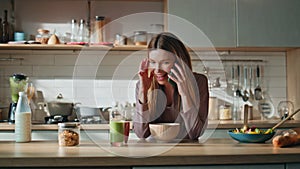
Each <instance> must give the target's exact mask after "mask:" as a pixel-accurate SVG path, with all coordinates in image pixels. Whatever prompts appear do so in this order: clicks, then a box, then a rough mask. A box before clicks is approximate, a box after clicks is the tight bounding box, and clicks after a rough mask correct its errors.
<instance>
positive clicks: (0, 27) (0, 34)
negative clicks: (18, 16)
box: [0, 18, 3, 43]
mask: <svg viewBox="0 0 300 169" xmlns="http://www.w3.org/2000/svg"><path fill="white" fill-rule="evenodd" d="M2 34H3V33H2V18H0V43H2Z"/></svg>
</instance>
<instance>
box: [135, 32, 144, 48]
mask: <svg viewBox="0 0 300 169" xmlns="http://www.w3.org/2000/svg"><path fill="white" fill-rule="evenodd" d="M133 42H134V44H135V45H147V32H146V31H135V32H134V38H133Z"/></svg>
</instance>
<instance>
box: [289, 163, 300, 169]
mask: <svg viewBox="0 0 300 169" xmlns="http://www.w3.org/2000/svg"><path fill="white" fill-rule="evenodd" d="M299 168H300V163H287V164H286V169H299Z"/></svg>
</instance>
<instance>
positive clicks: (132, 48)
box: [0, 44, 299, 52]
mask: <svg viewBox="0 0 300 169" xmlns="http://www.w3.org/2000/svg"><path fill="white" fill-rule="evenodd" d="M82 49H88V50H117V51H118V50H120V51H136V50H145V49H147V46H146V45H145V46H136V45H120V46H105V45H90V46H83V45H64V44H59V45H42V44H0V50H82ZM295 49H299V48H293V47H287V48H282V47H281V48H275V47H237V48H227V47H218V48H206V47H195V48H189V50H192V51H195V52H196V51H229V52H236V51H242V52H287V51H291V50H295Z"/></svg>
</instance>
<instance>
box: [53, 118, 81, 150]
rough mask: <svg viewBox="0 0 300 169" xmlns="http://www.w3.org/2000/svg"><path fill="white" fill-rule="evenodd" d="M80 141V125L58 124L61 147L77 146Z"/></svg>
mask: <svg viewBox="0 0 300 169" xmlns="http://www.w3.org/2000/svg"><path fill="white" fill-rule="evenodd" d="M79 141H80V124H79V123H73V122H69V123H58V144H59V145H60V146H77V145H78V144H79Z"/></svg>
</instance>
